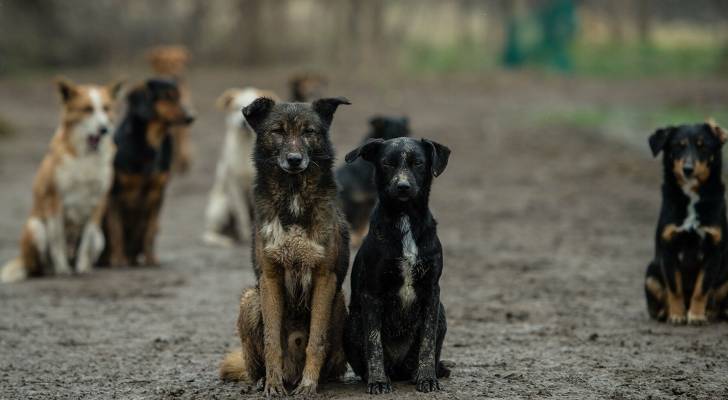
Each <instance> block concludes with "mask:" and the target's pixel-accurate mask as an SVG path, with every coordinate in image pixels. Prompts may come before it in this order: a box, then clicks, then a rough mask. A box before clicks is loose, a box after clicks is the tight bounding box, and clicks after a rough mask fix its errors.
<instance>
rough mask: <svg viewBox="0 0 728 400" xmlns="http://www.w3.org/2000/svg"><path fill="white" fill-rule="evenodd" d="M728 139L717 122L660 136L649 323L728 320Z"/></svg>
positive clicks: (653, 143) (654, 142) (654, 144)
mask: <svg viewBox="0 0 728 400" xmlns="http://www.w3.org/2000/svg"><path fill="white" fill-rule="evenodd" d="M726 138H727V137H726V133H725V132H724V131H723V130H722V129H721V128H720V127H718V126H717V125H715V124H714V123H712V122H709V123H705V124H697V125H681V126H677V127H668V128H663V129H658V130H657V131H656V132H655V133H654V134H653V135H652V136H650V140H649V142H650V148H651V149H652V154H653V155H655V156H657V155H658V154H659V153H660V152H663V169H664V178H663V183H662V207H661V210H660V219H659V221H658V223H657V232H656V234H655V259H654V260H653V261H652V262H651V263H650V264H649V266H648V267H647V276H646V279H645V294H646V296H647V309H648V312H649V314H650V316H651V317H652V318H654V319H658V320H667V321H668V322H670V323H673V324H683V323H685V322H687V323H688V324H692V325H700V324H704V323H706V322H708V321H709V320H710V319H711V317H712V316H719V315H720V314H724V310H725V309H726V294H728V268H726V265H725V263H726V257H725V256H726V249H727V248H728V247H727V246H726V234H727V233H728V232H726V230H727V229H728V222H727V221H726V203H725V198H724V195H725V189H724V186H723V181H722V177H721V168H722V156H721V151H722V148H723V143H724V142H725V141H726Z"/></svg>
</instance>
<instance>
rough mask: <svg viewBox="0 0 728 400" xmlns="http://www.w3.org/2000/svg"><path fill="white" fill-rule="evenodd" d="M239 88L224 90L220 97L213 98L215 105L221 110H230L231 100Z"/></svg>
mask: <svg viewBox="0 0 728 400" xmlns="http://www.w3.org/2000/svg"><path fill="white" fill-rule="evenodd" d="M238 91H239V89H228V90H226V91H224V92H223V93H222V94H221V95H220V97H218V98H217V100H215V106H216V107H217V108H219V109H220V110H223V111H230V110H231V108H230V106H231V105H232V102H233V100H234V99H235V95H236V94H237V93H238Z"/></svg>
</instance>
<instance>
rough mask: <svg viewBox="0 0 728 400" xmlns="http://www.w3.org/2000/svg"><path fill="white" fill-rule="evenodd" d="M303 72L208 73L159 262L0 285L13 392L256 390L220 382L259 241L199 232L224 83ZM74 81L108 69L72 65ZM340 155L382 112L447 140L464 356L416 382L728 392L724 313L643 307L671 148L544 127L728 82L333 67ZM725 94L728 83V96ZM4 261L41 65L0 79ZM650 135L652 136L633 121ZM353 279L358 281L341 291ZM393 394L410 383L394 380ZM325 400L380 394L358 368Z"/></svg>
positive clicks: (47, 92) (38, 132)
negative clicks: (710, 318)
mask: <svg viewBox="0 0 728 400" xmlns="http://www.w3.org/2000/svg"><path fill="white" fill-rule="evenodd" d="M288 72H290V71H278V70H276V71H209V70H207V71H196V72H195V73H193V74H192V76H191V77H190V81H191V84H192V88H193V93H194V94H195V99H196V104H197V108H198V111H199V116H200V118H199V120H198V122H197V123H196V125H195V126H194V129H193V135H194V142H195V144H196V146H197V163H196V164H195V165H194V167H193V170H192V173H191V175H189V176H186V177H180V178H175V180H174V182H173V184H172V187H171V188H170V190H169V192H168V198H167V202H166V207H165V209H164V213H163V219H162V231H161V234H160V237H159V251H158V253H159V256H160V259H161V261H162V263H163V265H162V266H161V267H160V268H136V269H125V270H109V269H104V270H98V271H95V272H94V273H93V274H91V275H88V276H84V277H75V278H64V279H41V280H34V281H30V282H25V283H21V284H15V285H9V286H2V287H0V310H1V311H0V398H3V399H5V398H7V399H11V398H22V399H31V398H39V399H40V398H42V399H47V398H73V399H76V398H104V399H110V398H124V399H127V398H133V399H136V398H153V399H157V398H188V399H199V398H220V399H225V398H242V397H245V396H251V397H254V396H257V395H256V394H254V393H253V394H245V391H244V388H243V386H242V385H239V384H233V383H227V384H226V383H222V382H220V381H219V380H218V379H217V364H218V362H219V361H220V360H221V358H222V356H223V354H224V353H225V352H226V351H228V350H229V349H231V348H232V347H234V346H236V345H237V341H236V339H235V332H234V324H235V319H236V317H237V304H238V296H239V294H240V292H241V289H242V288H243V287H245V286H249V285H251V284H252V283H253V274H252V272H251V266H250V262H249V252H248V249H247V248H240V249H234V250H219V249H212V248H208V247H204V246H203V245H202V244H201V243H200V240H199V236H200V234H201V228H202V226H203V212H204V206H205V204H206V200H207V192H208V190H209V188H210V185H211V179H212V174H213V169H214V165H215V161H216V158H217V155H218V151H219V146H220V143H221V140H222V134H223V131H222V128H223V116H222V115H221V114H220V113H219V112H218V111H216V110H214V107H213V101H214V99H215V97H216V96H217V95H218V94H219V93H221V92H222V91H223V90H224V89H225V88H227V87H229V86H236V85H242V84H246V83H251V84H254V85H257V86H260V87H270V88H272V89H275V90H278V91H279V92H283V93H285V91H284V84H285V77H286V76H287V73H288ZM69 75H70V76H71V77H72V78H74V79H78V80H84V81H85V80H96V79H99V78H102V79H110V78H111V75H110V74H106V73H102V72H75V73H74V72H71V73H69ZM331 81H332V82H333V83H332V85H331V86H330V88H329V90H328V91H329V93H331V94H334V95H345V96H347V97H349V99H351V100H352V102H353V104H354V105H352V106H349V107H341V108H340V109H339V111H338V113H337V115H336V118H335V123H334V127H333V130H334V133H333V136H334V141H335V144H336V145H337V148H338V154H339V156H340V157H343V154H345V152H346V151H348V150H349V149H350V148H352V146H353V145H354V144H356V143H357V142H358V141H359V140H360V137H361V135H362V134H363V133H364V131H365V129H366V126H365V124H366V120H367V118H368V117H369V116H370V115H371V114H373V113H377V112H385V113H406V114H408V115H409V116H410V117H411V120H412V123H413V131H414V132H415V134H416V135H417V136H424V137H428V138H433V139H435V140H438V141H441V142H442V143H445V144H447V145H448V146H450V147H451V148H452V158H451V163H450V165H449V167H448V169H447V170H446V171H445V173H444V174H443V176H442V177H440V178H438V179H436V181H435V184H434V189H433V195H432V208H433V212H434V214H435V216H436V218H437V219H438V220H439V223H440V225H439V235H440V238H441V240H442V242H443V246H444V248H445V270H444V274H443V278H442V281H441V287H442V297H443V303H444V304H445V307H446V309H447V314H448V322H449V329H448V335H447V338H446V340H445V346H444V350H443V357H444V358H447V359H449V360H453V361H454V362H455V363H456V364H457V365H456V367H455V368H454V370H453V377H452V378H450V379H448V380H445V381H443V387H444V391H443V392H440V393H438V394H432V395H428V396H418V397H431V398H462V399H469V398H474V397H493V398H544V397H554V398H578V399H583V398H617V399H620V398H650V397H651V398H660V399H663V398H704V399H715V398H726V397H728V325H726V324H718V325H711V326H707V327H702V328H695V327H671V326H666V325H661V324H658V323H655V322H651V321H649V320H648V318H647V314H646V311H645V306H644V298H643V293H642V277H643V273H644V268H645V266H646V263H647V262H648V259H649V258H650V257H651V255H652V252H653V250H652V246H653V245H652V236H653V229H654V224H655V222H656V217H657V211H658V201H659V192H658V190H659V182H658V178H659V176H660V174H659V171H658V169H659V163H658V162H656V161H654V160H652V159H650V158H649V155H648V150H647V148H646V146H644V147H643V148H641V149H640V148H635V147H630V146H626V145H622V144H619V143H617V142H615V141H611V140H609V139H604V138H602V137H600V136H599V135H596V134H594V133H593V132H590V131H589V130H584V129H582V130H579V129H567V128H563V127H559V126H557V125H548V126H539V125H538V124H535V123H533V120H532V118H531V116H533V115H536V114H543V113H548V112H549V110H552V109H555V108H559V109H568V108H569V107H576V106H584V105H587V106H593V107H595V108H599V107H604V106H606V105H610V104H620V105H623V106H624V105H626V106H628V107H631V106H633V107H641V106H642V105H644V104H655V103H670V102H678V103H679V102H691V101H696V99H698V100H700V99H705V98H707V99H709V100H706V101H722V102H723V104H725V100H728V98H726V97H727V96H726V95H725V93H728V91H726V90H725V89H726V85H725V82H717V83H716V82H690V83H685V84H682V85H678V86H676V85H675V84H667V83H666V82H648V83H644V82H642V83H636V82H626V83H619V82H590V81H581V80H576V81H564V80H560V79H553V78H550V79H536V78H528V77H524V76H505V75H504V76H498V77H494V78H479V79H457V80H452V81H447V82H446V81H435V80H430V79H426V78H422V79H418V80H416V81H413V80H410V79H396V78H390V79H384V78H377V79H373V80H372V79H363V78H360V77H356V76H355V77H345V76H339V77H337V76H334V77H332V79H331ZM721 93H723V94H721ZM0 114H2V115H4V116H6V117H7V118H9V119H10V120H11V122H12V123H13V124H14V125H15V126H16V127H17V128H18V132H17V133H16V134H15V135H13V136H11V137H8V138H4V139H2V140H0V184H2V186H1V187H2V189H0V204H2V206H3V207H2V209H1V210H0V260H7V259H9V258H11V257H13V256H14V255H15V254H16V251H17V247H16V242H17V238H18V236H19V233H20V226H21V224H22V222H23V220H24V218H25V217H26V215H27V212H28V210H29V206H30V205H29V200H30V182H31V179H32V176H33V174H34V171H35V169H36V167H37V164H38V162H39V161H40V159H41V157H42V155H43V152H44V151H45V148H46V146H47V141H48V139H49V138H50V136H51V134H52V131H53V129H54V126H55V123H56V120H57V107H56V96H55V94H54V93H53V92H52V89H51V85H50V84H49V81H48V79H47V78H46V77H42V78H32V79H31V78H26V79H23V80H20V81H8V80H5V81H0ZM633 134H634V135H641V136H642V137H644V139H639V140H637V142H640V141H642V140H644V141H646V137H647V135H648V134H649V132H634V133H633ZM346 290H347V292H348V287H347V288H346ZM395 390H396V392H395V393H394V395H392V396H383V398H394V397H397V398H400V397H405V398H407V397H415V396H417V394H416V393H415V392H414V391H413V387H412V385H409V384H407V383H397V384H396V385H395ZM320 392H321V396H323V397H336V398H343V397H350V398H369V397H368V396H367V395H365V394H364V386H363V385H362V384H361V383H359V382H358V380H356V379H355V378H354V377H353V376H351V375H350V374H349V375H348V376H347V379H346V381H345V382H343V383H340V384H335V385H327V386H324V387H323V388H322V390H321V391H320Z"/></svg>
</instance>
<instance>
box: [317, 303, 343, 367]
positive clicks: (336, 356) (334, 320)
mask: <svg viewBox="0 0 728 400" xmlns="http://www.w3.org/2000/svg"><path fill="white" fill-rule="evenodd" d="M345 323H346V299H345V298H344V293H343V292H341V291H339V292H338V293H337V294H336V297H335V298H334V307H333V309H332V310H331V324H330V327H331V328H330V329H329V335H328V342H329V351H328V354H327V359H326V365H325V366H324V373H323V375H322V376H323V377H324V378H325V379H326V380H339V379H341V377H342V376H343V375H344V373H346V354H345V352H344V343H343V342H344V324H345Z"/></svg>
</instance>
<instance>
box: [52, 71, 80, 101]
mask: <svg viewBox="0 0 728 400" xmlns="http://www.w3.org/2000/svg"><path fill="white" fill-rule="evenodd" d="M54 81H55V84H56V87H57V88H58V93H59V94H60V95H61V101H62V102H64V103H66V102H68V100H70V99H71V98H73V97H74V96H76V95H77V94H78V88H77V87H76V84H75V83H73V82H71V80H70V79H68V78H66V77H63V76H59V77H57V78H56V79H54Z"/></svg>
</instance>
